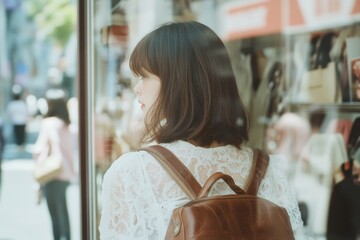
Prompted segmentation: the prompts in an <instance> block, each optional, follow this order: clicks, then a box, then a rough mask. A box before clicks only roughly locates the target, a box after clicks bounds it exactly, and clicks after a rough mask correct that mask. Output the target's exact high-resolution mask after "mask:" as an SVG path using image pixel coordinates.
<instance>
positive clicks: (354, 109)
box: [289, 102, 360, 113]
mask: <svg viewBox="0 0 360 240" xmlns="http://www.w3.org/2000/svg"><path fill="white" fill-rule="evenodd" d="M289 108H290V110H291V111H297V110H306V111H314V110H324V111H333V112H334V111H336V112H349V113H360V102H359V103H338V104H314V103H290V104H289Z"/></svg>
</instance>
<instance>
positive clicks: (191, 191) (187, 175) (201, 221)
mask: <svg viewBox="0 0 360 240" xmlns="http://www.w3.org/2000/svg"><path fill="white" fill-rule="evenodd" d="M142 150H145V151H147V152H148V153H150V154H151V155H153V156H154V157H155V158H156V159H157V160H158V161H159V163H160V164H161V165H162V167H164V169H165V170H166V171H167V172H168V173H169V175H170V176H171V177H172V178H173V179H174V180H175V181H176V182H177V184H179V186H180V187H181V188H182V189H183V191H184V192H185V193H186V194H187V195H188V196H189V197H190V199H192V200H191V201H190V202H188V203H186V204H185V205H183V206H180V207H178V208H175V209H174V210H173V212H172V216H171V219H170V223H169V225H168V229H167V232H166V236H165V239H167V240H170V239H172V240H176V239H179V240H180V239H182V240H184V239H192V240H200V239H201V240H205V239H212V240H220V239H221V240H223V239H239V240H241V239H247V240H255V239H277V240H285V239H286V240H291V239H294V235H293V231H292V228H291V224H290V220H289V216H288V214H287V211H286V209H285V208H282V207H280V206H277V205H276V204H274V203H272V202H270V201H268V200H266V199H263V198H260V197H257V190H258V187H259V185H260V182H261V180H262V179H263V177H264V175H265V172H266V169H267V167H268V164H269V157H268V155H266V154H264V153H263V152H261V151H260V150H258V149H256V150H254V161H253V165H252V167H251V170H250V173H249V177H248V180H247V182H246V184H245V187H244V189H245V191H244V190H243V189H241V188H240V187H238V186H237V185H236V184H235V182H234V180H233V178H232V177H231V176H229V175H226V174H224V173H221V172H216V173H214V174H212V175H211V176H210V177H209V178H208V179H207V181H206V182H205V184H204V186H203V187H202V186H201V185H200V184H199V182H198V181H197V180H196V179H195V177H194V176H193V175H192V173H191V172H190V171H189V169H188V168H187V167H186V166H185V165H184V164H183V163H182V162H181V161H180V160H179V159H178V158H177V157H176V156H175V155H174V154H173V153H172V152H171V151H169V150H167V149H166V148H164V147H161V146H159V145H155V146H150V147H147V148H144V149H142ZM218 180H223V181H224V183H226V184H227V185H228V186H229V187H230V188H231V190H233V191H234V192H235V194H229V195H218V196H208V195H209V192H210V190H211V188H212V186H213V185H214V184H215V183H216V182H217V181H218Z"/></svg>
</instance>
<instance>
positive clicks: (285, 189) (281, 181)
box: [258, 155, 310, 240]
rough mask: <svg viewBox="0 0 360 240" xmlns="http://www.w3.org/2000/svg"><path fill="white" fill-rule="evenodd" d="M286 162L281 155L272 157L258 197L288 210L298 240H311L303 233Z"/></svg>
mask: <svg viewBox="0 0 360 240" xmlns="http://www.w3.org/2000/svg"><path fill="white" fill-rule="evenodd" d="M284 161H285V159H283V158H282V157H281V156H280V155H270V164H269V167H268V169H267V171H266V174H265V177H264V179H263V181H262V182H261V184H260V188H259V192H258V196H260V197H263V198H265V199H267V200H269V201H271V202H273V203H275V204H277V205H279V206H282V207H284V208H285V209H286V210H287V212H288V214H289V218H290V222H291V226H292V229H293V231H294V236H295V239H296V240H303V239H310V238H308V237H306V236H305V235H304V233H303V221H302V220H301V215H300V210H299V206H298V202H297V200H296V196H295V191H294V189H293V188H292V186H290V184H289V181H288V179H287V175H286V169H285V167H284V166H285V164H284Z"/></svg>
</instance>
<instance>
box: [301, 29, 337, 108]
mask: <svg viewBox="0 0 360 240" xmlns="http://www.w3.org/2000/svg"><path fill="white" fill-rule="evenodd" d="M333 38H334V34H333V33H327V34H325V35H324V36H322V37H321V38H320V39H319V40H318V41H319V42H320V43H319V46H314V48H316V50H315V53H314V57H313V58H314V59H315V61H314V63H313V64H310V65H312V66H310V70H308V71H304V73H303V75H302V78H301V80H300V86H299V91H298V92H297V95H296V100H295V101H296V102H299V103H319V104H326V103H330V104H331V103H338V102H340V101H341V91H340V86H339V83H338V82H337V77H336V69H335V62H334V61H331V59H330V56H329V51H330V49H331V46H332V45H331V43H332V39H333Z"/></svg>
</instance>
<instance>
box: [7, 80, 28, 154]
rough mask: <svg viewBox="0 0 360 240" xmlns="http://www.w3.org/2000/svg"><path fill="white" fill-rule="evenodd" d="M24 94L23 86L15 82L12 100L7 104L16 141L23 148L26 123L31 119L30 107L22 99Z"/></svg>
mask: <svg viewBox="0 0 360 240" xmlns="http://www.w3.org/2000/svg"><path fill="white" fill-rule="evenodd" d="M22 95H23V89H22V87H21V86H20V85H18V84H15V85H14V86H13V87H12V100H11V101H10V102H9V104H8V106H7V114H8V118H9V120H10V122H11V124H12V126H13V133H14V135H13V136H14V139H15V143H16V145H17V146H18V148H20V149H21V150H23V148H24V144H25V141H26V125H27V122H28V120H29V112H28V108H27V105H26V102H25V101H24V100H23V99H22Z"/></svg>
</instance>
